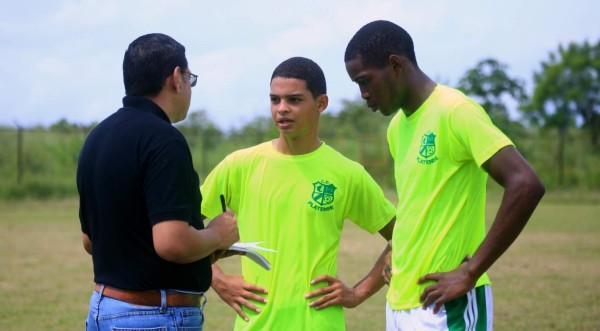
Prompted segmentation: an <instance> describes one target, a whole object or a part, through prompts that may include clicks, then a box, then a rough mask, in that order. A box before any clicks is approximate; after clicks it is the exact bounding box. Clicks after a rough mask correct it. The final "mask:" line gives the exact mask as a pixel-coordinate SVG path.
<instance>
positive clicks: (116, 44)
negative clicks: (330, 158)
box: [0, 0, 600, 129]
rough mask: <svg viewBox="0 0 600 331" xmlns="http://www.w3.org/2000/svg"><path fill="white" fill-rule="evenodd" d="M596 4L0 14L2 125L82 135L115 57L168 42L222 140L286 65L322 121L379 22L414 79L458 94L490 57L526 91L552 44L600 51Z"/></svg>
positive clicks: (315, 4) (97, 110)
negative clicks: (71, 129)
mask: <svg viewBox="0 0 600 331" xmlns="http://www.w3.org/2000/svg"><path fill="white" fill-rule="evenodd" d="M599 15H600V1H598V0H571V1H551V0H550V1H542V0H529V1H528V0H505V1H497V0H496V1H486V0H479V1H460V0H454V1H445V0H435V1H414V0H391V1H387V0H381V1H376V0H375V1H358V0H321V1H291V0H288V1H286V0H279V1H274V0H267V1H261V0H254V1H252V0H245V1H244V0H239V1H238V0H227V1H192V0H181V1H176V0H172V1H158V0H143V1H127V0H81V1H51V0H48V1H45V0H38V1H24V0H2V2H1V3H0V76H1V78H0V125H15V124H19V125H22V126H32V125H36V124H43V125H48V124H52V123H55V122H57V121H58V120H60V119H63V118H64V119H67V120H68V121H69V122H74V123H81V124H89V123H91V122H94V121H100V120H102V119H103V118H105V117H106V116H108V115H110V114H111V113H113V112H114V111H115V110H116V109H118V108H119V107H120V106H121V99H122V97H123V95H124V88H123V83H122V68H121V65H122V60H123V53H124V51H125V49H126V48H127V46H128V45H129V43H130V42H131V41H132V40H134V39H135V38H137V37H138V36H140V35H142V34H146V33H151V32H161V33H165V34H168V35H170V36H172V37H173V38H175V39H176V40H177V41H179V42H181V43H182V44H183V45H184V46H186V54H187V57H188V62H189V65H190V69H191V70H192V71H193V72H194V73H196V74H198V75H199V82H198V85H196V87H194V89H193V96H192V104H191V108H190V111H198V110H205V111H206V112H207V113H208V116H209V118H210V119H211V120H212V121H214V122H215V123H217V125H219V126H220V127H221V128H223V129H228V128H231V127H239V126H241V125H243V124H245V123H247V122H248V121H249V120H251V119H253V118H254V117H256V116H257V115H263V116H268V114H269V79H270V77H271V73H272V71H273V69H274V68H275V67H276V66H277V65H278V64H279V63H280V62H282V61H283V60H285V59H287V58H289V57H292V56H304V57H308V58H311V59H313V60H314V61H316V62H317V63H319V65H321V67H322V68H323V71H324V72H325V76H326V78H327V85H328V94H329V97H330V106H329V109H328V111H331V112H337V111H339V109H340V101H341V100H343V99H350V100H354V99H356V98H358V89H357V87H356V86H355V85H354V84H353V83H352V82H351V81H350V80H349V78H348V77H347V74H346V71H345V68H344V62H343V56H344V51H345V48H346V45H347V43H348V41H349V40H350V38H351V37H352V36H353V35H354V33H355V32H356V30H358V29H359V28H360V27H361V26H363V25H364V24H366V23H368V22H370V21H373V20H377V19H385V20H390V21H393V22H395V23H397V24H399V25H400V26H402V27H404V28H405V29H406V30H407V31H408V32H409V33H410V34H411V35H412V37H413V40H414V42H415V50H416V55H417V60H418V62H419V65H420V67H421V68H422V69H423V70H424V71H425V72H426V73H427V74H428V75H429V76H430V77H431V78H433V79H435V80H437V81H439V82H442V83H446V84H449V85H455V84H456V82H457V81H458V79H459V78H460V77H461V75H462V74H464V72H465V71H466V70H467V69H470V68H472V67H474V66H475V65H476V64H477V62H478V61H480V60H482V59H484V58H487V57H493V58H495V59H497V60H499V61H500V62H502V63H504V64H506V65H508V67H509V70H508V73H509V74H510V75H512V76H514V77H517V78H520V79H523V80H525V81H526V82H527V86H526V88H527V90H528V91H531V88H532V84H531V81H532V76H533V73H534V72H535V71H539V70H540V69H539V66H540V63H541V62H542V61H544V60H547V59H548V55H549V53H550V52H551V51H555V50H556V49H557V48H558V45H559V44H567V43H569V42H577V43H581V42H583V41H586V40H587V41H589V42H597V41H598V40H600V19H599Z"/></svg>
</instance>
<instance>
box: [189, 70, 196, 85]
mask: <svg viewBox="0 0 600 331" xmlns="http://www.w3.org/2000/svg"><path fill="white" fill-rule="evenodd" d="M197 82H198V75H194V74H193V73H191V72H190V85H191V86H192V87H194V86H196V83H197Z"/></svg>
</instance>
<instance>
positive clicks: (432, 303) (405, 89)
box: [344, 21, 544, 330]
mask: <svg viewBox="0 0 600 331" xmlns="http://www.w3.org/2000/svg"><path fill="white" fill-rule="evenodd" d="M344 60H345V64H346V70H347V72H348V75H349V76H350V79H352V81H354V82H356V83H357V84H358V87H359V89H360V93H361V96H362V98H363V99H365V100H366V101H367V105H368V106H369V108H371V110H372V111H373V112H375V111H377V110H379V111H380V112H381V113H382V114H383V115H385V116H389V115H392V114H395V113H397V114H396V115H395V116H394V118H393V119H392V121H391V123H390V125H389V128H388V142H389V147H390V152H391V154H392V156H393V158H394V172H395V178H396V190H397V194H398V207H397V208H398V209H397V213H396V217H397V222H396V228H395V229H394V236H393V239H392V256H391V281H390V288H389V290H388V294H387V300H388V306H387V312H386V325H387V330H490V329H491V328H492V320H493V316H492V312H493V311H492V299H491V289H490V280H489V278H488V276H487V275H486V273H485V272H486V270H488V269H489V267H490V266H491V265H492V264H493V263H494V262H495V261H496V260H497V259H498V258H499V257H500V256H501V255H502V253H504V251H506V249H508V247H509V246H510V245H511V243H512V242H513V241H514V240H515V239H516V238H517V236H518V235H519V233H520V232H521V230H522V229H523V228H524V227H525V224H526V223H527V221H528V220H529V218H530V216H531V214H532V213H533V211H534V210H535V208H536V206H537V204H538V202H539V201H540V199H541V198H542V196H543V194H544V187H543V185H542V183H541V182H540V180H539V179H538V177H537V175H536V173H535V171H534V170H533V169H532V168H531V166H530V165H529V163H528V162H527V161H526V160H525V159H524V158H523V157H522V156H521V154H519V152H518V151H517V150H516V149H515V147H514V145H513V143H512V142H511V141H510V139H509V138H508V137H506V135H504V134H503V133H502V132H500V130H498V129H497V128H496V127H495V126H494V125H493V123H492V122H491V120H490V118H489V117H488V115H487V114H486V113H485V111H484V110H483V109H482V108H481V106H479V105H478V104H477V103H475V102H474V101H473V100H471V99H469V98H468V97H466V96H465V95H464V94H463V93H461V92H460V91H458V90H455V89H452V88H449V87H447V86H443V85H439V84H436V83H435V82H434V81H432V80H431V79H430V78H429V77H427V75H426V74H425V73H424V72H423V71H421V69H420V68H419V66H418V64H417V60H416V56H415V52H414V45H413V41H412V38H411V37H410V35H409V34H408V33H407V32H406V31H405V30H404V29H402V28H401V27H399V26H398V25H396V24H394V23H392V22H388V21H375V22H371V23H369V24H367V25H365V26H363V27H362V28H361V29H360V30H359V31H358V32H357V33H356V34H355V35H354V36H353V37H352V39H351V40H350V42H349V43H348V46H347V48H346V53H345V57H344ZM488 175H490V176H491V177H492V178H493V179H494V180H495V181H496V182H498V183H499V184H500V185H501V186H502V187H503V188H504V197H503V199H502V202H501V204H500V207H499V209H498V213H497V214H496V217H495V220H494V223H493V225H492V227H491V228H490V230H489V232H488V233H487V235H486V233H485V193H486V181H487V176H488ZM389 276H390V274H389V273H388V274H387V277H389Z"/></svg>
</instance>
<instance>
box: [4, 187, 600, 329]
mask: <svg viewBox="0 0 600 331" xmlns="http://www.w3.org/2000/svg"><path fill="white" fill-rule="evenodd" d="M497 205H498V197H497V194H491V195H490V202H489V206H488V219H491V217H492V216H493V215H494V213H495V208H496V207H497ZM599 215H600V193H599V192H596V193H594V194H590V193H586V192H579V193H578V192H569V193H568V194H565V193H554V194H552V193H549V194H547V196H546V197H545V198H544V200H543V201H542V203H541V205H540V206H539V208H538V210H537V211H536V213H535V214H534V216H533V218H532V220H531V221H530V223H529V224H528V225H527V227H526V228H525V230H524V232H523V233H522V235H521V236H520V237H519V239H517V241H516V242H515V244H514V245H513V246H512V247H511V248H510V249H509V250H508V252H506V253H505V254H504V255H503V256H502V257H501V258H500V260H499V261H498V262H497V263H496V264H495V265H494V266H493V267H492V269H491V270H490V272H489V274H490V277H491V278H492V282H493V291H494V309H495V328H496V330H600V285H598V284H600V263H599V261H600V216H599ZM0 227H1V229H2V231H0V330H3V331H13V330H81V329H83V327H84V324H85V318H86V314H87V304H88V299H89V296H90V293H91V291H92V287H93V281H92V277H93V276H92V265H91V258H90V256H89V255H87V253H85V252H84V250H83V247H82V245H81V237H80V228H79V221H78V219H77V200H76V199H67V200H48V201H37V200H28V201H27V200H26V201H16V202H15V201H0ZM384 244H385V242H384V240H383V239H382V238H381V237H379V236H370V235H368V234H367V233H365V232H363V231H362V230H360V229H358V228H357V227H355V226H353V225H352V224H351V223H347V226H346V229H345V230H344V234H343V238H342V246H341V249H340V255H339V264H340V275H339V276H340V277H341V279H342V280H344V281H345V282H346V283H347V284H351V285H352V284H354V283H355V282H356V281H358V280H359V279H360V278H361V277H362V276H363V275H364V273H365V272H367V271H368V270H369V269H370V267H371V265H372V262H373V261H374V259H375V258H376V257H377V256H378V255H379V252H380V250H381V248H382V247H383V245H384ZM238 259H239V258H237V257H234V258H231V259H229V260H226V261H224V262H225V263H224V269H225V270H227V271H229V272H236V271H238V270H239V267H238V265H237V262H238V261H239V260H238ZM208 299H209V303H208V306H207V308H206V324H205V330H208V331H213V330H217V331H218V330H231V329H232V325H233V318H234V312H233V310H231V309H230V308H229V307H228V306H226V305H225V304H224V303H222V302H221V301H220V299H219V298H218V297H217V296H216V294H215V293H214V292H213V291H210V292H209V293H208ZM384 307H385V295H384V292H383V291H381V292H380V293H378V294H376V295H375V296H373V297H372V298H370V299H369V300H367V301H366V302H365V303H363V304H362V305H361V306H359V307H357V308H355V309H351V310H347V311H346V321H347V329H348V330H350V331H352V330H383V329H384V325H385V321H384Z"/></svg>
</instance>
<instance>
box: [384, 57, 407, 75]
mask: <svg viewBox="0 0 600 331" xmlns="http://www.w3.org/2000/svg"><path fill="white" fill-rule="evenodd" d="M403 65H404V61H403V58H402V57H400V56H398V55H396V54H392V55H390V56H389V57H388V66H389V67H390V68H391V69H392V70H393V71H394V72H396V73H400V72H402V69H403Z"/></svg>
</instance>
